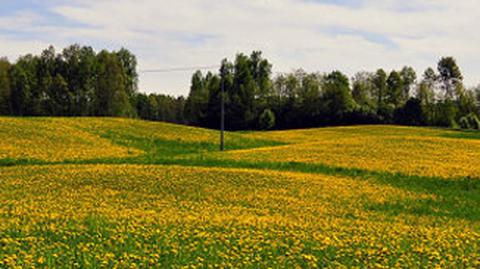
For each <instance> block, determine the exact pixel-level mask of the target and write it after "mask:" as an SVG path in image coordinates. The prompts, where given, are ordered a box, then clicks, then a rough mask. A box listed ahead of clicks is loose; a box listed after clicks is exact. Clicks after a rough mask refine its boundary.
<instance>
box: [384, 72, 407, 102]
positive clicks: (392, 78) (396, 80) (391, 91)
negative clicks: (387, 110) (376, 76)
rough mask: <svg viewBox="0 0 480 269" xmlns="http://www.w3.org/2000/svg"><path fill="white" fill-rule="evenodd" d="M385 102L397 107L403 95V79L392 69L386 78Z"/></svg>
mask: <svg viewBox="0 0 480 269" xmlns="http://www.w3.org/2000/svg"><path fill="white" fill-rule="evenodd" d="M386 95H387V98H386V99H387V102H388V103H389V104H392V105H394V106H395V108H398V107H399V106H401V105H402V104H403V102H404V101H403V100H404V97H405V93H404V85H403V79H402V77H401V76H400V74H399V73H398V72H397V71H392V72H391V73H390V75H389V76H388V79H387V93H386Z"/></svg>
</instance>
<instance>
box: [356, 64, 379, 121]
mask: <svg viewBox="0 0 480 269" xmlns="http://www.w3.org/2000/svg"><path fill="white" fill-rule="evenodd" d="M374 76H375V74H372V73H368V72H358V73H356V74H355V76H354V77H353V78H352V84H353V85H352V96H353V99H354V100H355V102H356V103H357V104H358V105H359V106H360V108H361V109H362V110H364V111H372V112H373V111H375V110H376V105H377V101H376V100H375V97H374V94H375V85H374V84H373V78H374Z"/></svg>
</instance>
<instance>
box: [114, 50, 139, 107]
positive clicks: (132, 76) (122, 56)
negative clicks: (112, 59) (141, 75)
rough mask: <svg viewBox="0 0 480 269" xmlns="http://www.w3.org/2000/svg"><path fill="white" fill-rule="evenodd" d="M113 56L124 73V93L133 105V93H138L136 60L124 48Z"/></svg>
mask: <svg viewBox="0 0 480 269" xmlns="http://www.w3.org/2000/svg"><path fill="white" fill-rule="evenodd" d="M115 54H116V56H117V57H118V59H119V61H120V63H121V65H122V67H123V70H124V72H125V80H124V82H125V92H126V93H127V95H128V98H129V100H130V102H131V103H132V105H133V103H134V96H135V93H136V92H137V91H138V73H137V58H136V56H135V55H134V54H133V53H131V52H130V51H129V50H128V49H126V48H121V49H120V50H119V51H118V52H116V53H115Z"/></svg>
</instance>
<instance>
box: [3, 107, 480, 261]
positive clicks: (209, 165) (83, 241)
mask: <svg viewBox="0 0 480 269" xmlns="http://www.w3.org/2000/svg"><path fill="white" fill-rule="evenodd" d="M0 130H1V132H0V268H480V162H479V160H480V135H479V134H478V133H474V132H470V133H467V132H458V131H450V130H442V129H429V128H411V127H398V126H353V127H335V128H319V129H309V130H295V131H273V132H241V133H230V132H227V133H226V143H227V144H226V145H227V149H228V150H227V151H225V152H218V132H217V131H213V130H207V129H201V128H193V127H186V126H178V125H173V124H166V123H154V122H146V121H139V120H132V119H113V118H5V117H4V118H2V117H0Z"/></svg>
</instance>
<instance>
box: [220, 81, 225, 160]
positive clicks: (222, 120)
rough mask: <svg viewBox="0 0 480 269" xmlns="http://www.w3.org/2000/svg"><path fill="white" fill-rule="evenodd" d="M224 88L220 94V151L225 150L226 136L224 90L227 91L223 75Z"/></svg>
mask: <svg viewBox="0 0 480 269" xmlns="http://www.w3.org/2000/svg"><path fill="white" fill-rule="evenodd" d="M221 79H222V86H221V88H222V90H221V96H220V151H224V150H225V137H224V132H225V98H224V97H223V96H224V92H225V89H224V88H225V78H224V77H222V78H221Z"/></svg>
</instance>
